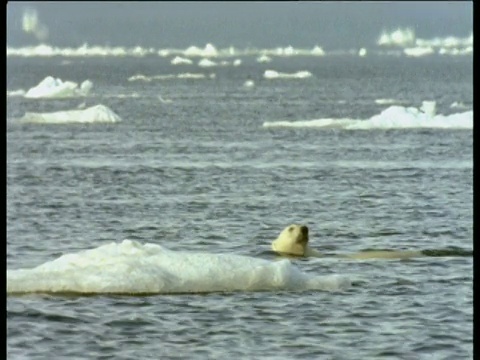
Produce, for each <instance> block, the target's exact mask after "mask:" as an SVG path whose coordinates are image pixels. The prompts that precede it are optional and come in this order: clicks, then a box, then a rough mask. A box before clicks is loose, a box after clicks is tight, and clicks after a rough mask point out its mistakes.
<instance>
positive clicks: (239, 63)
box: [233, 59, 242, 66]
mask: <svg viewBox="0 0 480 360" xmlns="http://www.w3.org/2000/svg"><path fill="white" fill-rule="evenodd" d="M241 64H242V60H240V59H235V60H234V61H233V66H240V65H241Z"/></svg>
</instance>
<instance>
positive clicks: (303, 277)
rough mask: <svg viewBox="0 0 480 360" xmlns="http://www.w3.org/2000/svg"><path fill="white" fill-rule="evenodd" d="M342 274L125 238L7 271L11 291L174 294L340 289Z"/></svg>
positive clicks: (344, 279) (343, 282)
mask: <svg viewBox="0 0 480 360" xmlns="http://www.w3.org/2000/svg"><path fill="white" fill-rule="evenodd" d="M350 286H351V282H350V279H349V278H348V277H346V276H341V275H325V276H318V275H310V274H308V273H304V272H302V271H300V269H298V268H297V267H296V266H294V265H293V264H292V263H291V262H290V261H289V260H287V259H283V260H278V261H269V260H266V259H259V258H254V257H249V256H242V255H234V254H213V253H200V252H196V253H195V252H185V251H171V250H168V249H166V248H164V247H162V246H159V245H156V244H140V243H138V242H136V241H131V240H124V241H123V242H121V243H110V244H106V245H102V246H99V247H97V248H95V249H91V250H85V251H81V252H78V253H70V254H66V255H63V256H61V257H59V258H57V259H56V260H53V261H49V262H46V263H44V264H42V265H40V266H37V267H36V268H33V269H18V270H10V269H9V270H7V293H9V294H12V293H32V292H44V293H80V294H113V293H115V294H129V295H133V294H172V293H208V292H218V291H222V292H223V291H229V292H230V291H279V290H282V291H305V290H310V291H313V290H317V291H318V290H320V291H322V290H323V291H338V290H343V289H347V288H348V287H350Z"/></svg>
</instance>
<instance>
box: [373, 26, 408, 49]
mask: <svg viewBox="0 0 480 360" xmlns="http://www.w3.org/2000/svg"><path fill="white" fill-rule="evenodd" d="M414 43H415V32H414V31H413V29H411V28H406V29H402V28H400V29H396V30H395V31H393V32H391V33H387V32H383V33H382V35H380V38H379V39H378V41H377V44H378V45H380V46H402V47H404V46H408V45H412V44H414Z"/></svg>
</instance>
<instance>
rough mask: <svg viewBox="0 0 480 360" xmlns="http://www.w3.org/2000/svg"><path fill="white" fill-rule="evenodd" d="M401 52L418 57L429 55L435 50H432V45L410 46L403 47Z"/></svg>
mask: <svg viewBox="0 0 480 360" xmlns="http://www.w3.org/2000/svg"><path fill="white" fill-rule="evenodd" d="M403 52H404V53H405V55H407V56H413V57H419V56H425V55H431V54H433V53H435V50H433V48H432V47H430V46H429V47H419V46H417V47H412V48H405V49H403Z"/></svg>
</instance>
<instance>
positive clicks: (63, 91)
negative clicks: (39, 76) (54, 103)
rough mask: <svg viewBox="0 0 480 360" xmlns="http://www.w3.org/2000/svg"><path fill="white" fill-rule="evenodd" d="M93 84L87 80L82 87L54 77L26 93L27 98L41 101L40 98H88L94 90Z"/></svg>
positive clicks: (46, 79) (49, 77) (48, 78)
mask: <svg viewBox="0 0 480 360" xmlns="http://www.w3.org/2000/svg"><path fill="white" fill-rule="evenodd" d="M92 86H93V84H92V82H91V81H90V80H85V81H84V82H82V84H81V85H80V87H78V84H77V83H76V82H73V81H62V80H61V79H58V78H57V79H56V78H54V77H52V76H47V77H46V78H45V79H43V80H42V81H41V82H40V83H39V84H38V85H37V86H35V87H33V88H31V89H29V90H28V91H27V92H26V93H25V95H24V96H25V97H26V98H30V99H40V98H65V97H76V96H86V95H87V94H88V93H89V92H90V90H91V89H92Z"/></svg>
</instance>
